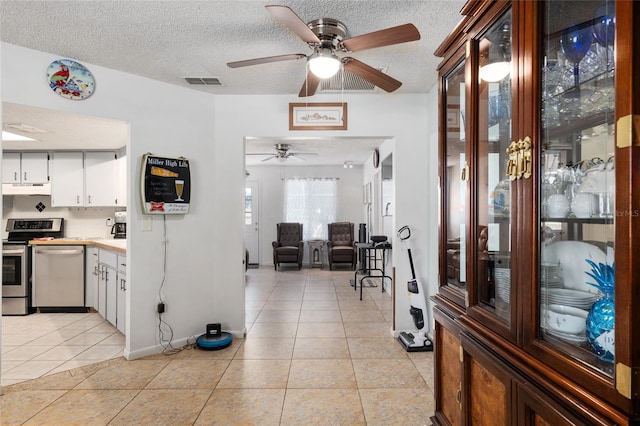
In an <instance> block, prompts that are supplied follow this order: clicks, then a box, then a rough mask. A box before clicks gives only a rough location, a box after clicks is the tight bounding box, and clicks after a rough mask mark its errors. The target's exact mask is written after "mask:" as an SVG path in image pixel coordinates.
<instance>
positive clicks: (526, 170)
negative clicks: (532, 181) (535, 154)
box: [521, 136, 533, 179]
mask: <svg viewBox="0 0 640 426" xmlns="http://www.w3.org/2000/svg"><path fill="white" fill-rule="evenodd" d="M521 146H522V162H523V167H522V177H523V178H525V179H529V178H530V177H531V171H532V167H533V165H532V161H531V155H532V154H531V150H532V149H533V144H532V142H531V138H530V137H529V136H526V137H525V138H524V140H523V141H522V143H521Z"/></svg>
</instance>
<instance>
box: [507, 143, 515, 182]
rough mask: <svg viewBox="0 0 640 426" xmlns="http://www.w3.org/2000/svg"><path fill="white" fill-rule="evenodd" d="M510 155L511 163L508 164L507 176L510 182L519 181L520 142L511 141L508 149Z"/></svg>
mask: <svg viewBox="0 0 640 426" xmlns="http://www.w3.org/2000/svg"><path fill="white" fill-rule="evenodd" d="M506 152H507V154H509V162H508V163H507V176H508V177H509V179H510V180H516V179H518V142H516V141H511V143H510V144H509V146H508V147H507V149H506Z"/></svg>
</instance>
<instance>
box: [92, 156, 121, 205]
mask: <svg viewBox="0 0 640 426" xmlns="http://www.w3.org/2000/svg"><path fill="white" fill-rule="evenodd" d="M116 160H117V158H116V154H115V153H114V152H113V151H106V152H93V151H91V152H85V154H84V177H85V188H84V189H85V206H87V207H105V206H117V205H118V163H117V161H116Z"/></svg>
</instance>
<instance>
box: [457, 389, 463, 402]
mask: <svg viewBox="0 0 640 426" xmlns="http://www.w3.org/2000/svg"><path fill="white" fill-rule="evenodd" d="M456 402H457V403H458V404H462V389H458V392H456Z"/></svg>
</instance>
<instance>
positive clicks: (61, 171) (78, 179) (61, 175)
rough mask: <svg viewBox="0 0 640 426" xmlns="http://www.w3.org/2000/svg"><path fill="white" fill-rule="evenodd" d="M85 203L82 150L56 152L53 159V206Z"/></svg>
mask: <svg viewBox="0 0 640 426" xmlns="http://www.w3.org/2000/svg"><path fill="white" fill-rule="evenodd" d="M83 205H84V170H83V155H82V152H54V153H53V158H52V160H51V206H52V207H80V206H83Z"/></svg>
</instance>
